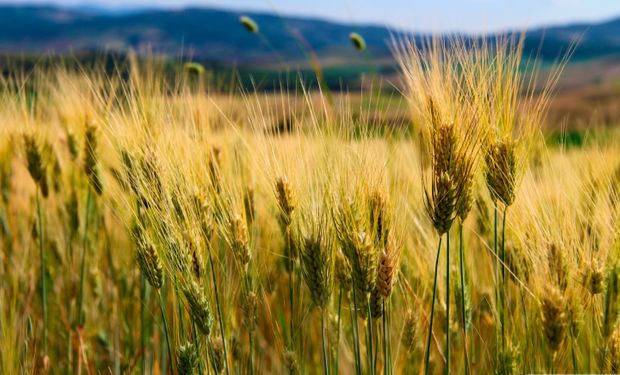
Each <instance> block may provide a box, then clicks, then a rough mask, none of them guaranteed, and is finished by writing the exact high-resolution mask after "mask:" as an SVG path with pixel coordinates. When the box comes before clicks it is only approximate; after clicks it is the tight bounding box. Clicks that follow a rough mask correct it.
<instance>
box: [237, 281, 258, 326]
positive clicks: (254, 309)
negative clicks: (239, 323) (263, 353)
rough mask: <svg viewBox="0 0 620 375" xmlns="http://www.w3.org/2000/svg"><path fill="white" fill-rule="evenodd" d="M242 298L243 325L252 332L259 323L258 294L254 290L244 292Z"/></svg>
mask: <svg viewBox="0 0 620 375" xmlns="http://www.w3.org/2000/svg"><path fill="white" fill-rule="evenodd" d="M242 298H243V301H242V303H241V311H242V313H243V325H244V326H245V328H247V329H248V331H250V332H252V331H254V330H255V329H256V325H257V324H258V296H257V295H256V293H254V292H253V291H250V292H244V293H243V295H242Z"/></svg>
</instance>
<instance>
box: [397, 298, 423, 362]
mask: <svg viewBox="0 0 620 375" xmlns="http://www.w3.org/2000/svg"><path fill="white" fill-rule="evenodd" d="M419 339H420V338H419V337H418V315H417V314H416V313H415V311H413V310H412V309H409V310H407V313H406V315H405V322H404V323H403V335H402V338H401V343H402V346H403V348H404V350H405V353H407V356H411V355H413V354H414V352H415V350H416V347H417V344H418V340H419Z"/></svg>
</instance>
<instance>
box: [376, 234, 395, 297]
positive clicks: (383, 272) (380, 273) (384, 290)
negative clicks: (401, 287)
mask: <svg viewBox="0 0 620 375" xmlns="http://www.w3.org/2000/svg"><path fill="white" fill-rule="evenodd" d="M394 246H395V245H393V244H392V243H391V242H390V243H388V246H387V247H386V248H385V249H384V250H383V251H382V252H381V255H380V256H379V266H378V268H377V281H376V282H375V290H376V291H377V293H378V295H379V296H380V297H381V298H383V299H387V298H389V297H390V294H391V293H392V288H393V286H394V283H395V281H396V275H397V273H398V258H399V253H400V252H399V251H398V250H396V249H395V248H394Z"/></svg>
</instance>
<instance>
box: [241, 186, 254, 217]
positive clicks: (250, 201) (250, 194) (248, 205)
mask: <svg viewBox="0 0 620 375" xmlns="http://www.w3.org/2000/svg"><path fill="white" fill-rule="evenodd" d="M243 209H244V210H245V217H246V219H247V221H248V226H251V225H252V223H253V222H254V218H255V216H256V205H255V202H254V188H252V187H251V186H248V187H247V188H246V189H245V191H244V192H243Z"/></svg>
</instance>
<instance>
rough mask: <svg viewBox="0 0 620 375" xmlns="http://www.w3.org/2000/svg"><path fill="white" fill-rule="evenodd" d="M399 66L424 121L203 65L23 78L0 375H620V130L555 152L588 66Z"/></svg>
mask: <svg viewBox="0 0 620 375" xmlns="http://www.w3.org/2000/svg"><path fill="white" fill-rule="evenodd" d="M395 54H396V57H397V59H398V61H399V64H400V66H401V74H400V80H401V83H402V85H401V87H402V96H396V95H395V96H394V97H392V98H391V99H390V100H388V102H392V101H393V102H400V103H401V105H403V106H404V107H405V108H407V111H408V118H410V120H409V121H406V122H404V123H403V124H401V125H402V126H392V125H390V124H387V125H386V124H385V123H384V122H382V121H381V120H380V119H381V118H382V116H385V113H386V110H387V111H389V110H390V104H387V105H385V104H383V105H376V103H377V102H381V100H380V98H378V96H379V95H380V94H377V93H376V92H375V91H373V90H365V91H364V92H362V93H361V94H360V95H361V96H362V97H363V100H354V99H353V96H354V95H351V94H344V93H343V94H337V95H333V96H332V95H326V94H325V93H321V92H317V90H311V89H309V88H308V89H305V86H303V85H300V89H299V90H297V91H295V92H278V93H270V94H266V93H252V92H243V91H236V92H233V93H229V94H223V93H221V92H217V91H216V90H211V89H210V88H209V87H208V85H205V84H203V82H202V81H201V77H202V76H201V74H202V72H201V71H200V70H199V69H195V68H194V69H187V70H186V71H184V72H180V73H179V75H178V77H176V79H175V81H174V83H173V84H171V83H170V82H169V81H167V80H164V79H163V78H162V76H161V74H160V72H159V71H158V69H157V67H156V66H149V65H148V64H147V65H144V64H138V63H135V64H134V65H133V66H132V67H131V69H130V72H131V74H130V75H129V76H123V75H121V74H111V75H110V74H104V73H102V72H97V71H88V72H87V71H83V72H75V71H72V70H68V69H64V68H63V67H62V66H58V67H56V68H53V69H46V70H39V71H35V72H34V74H32V75H30V76H20V75H15V76H12V77H8V78H7V77H5V78H3V79H2V81H1V84H2V90H0V91H1V97H0V129H1V130H0V131H1V137H0V143H1V144H0V150H1V151H0V154H1V156H0V166H1V168H0V172H1V173H0V188H1V191H2V199H1V203H0V232H1V233H0V234H1V237H2V241H0V243H1V251H0V260H1V262H0V373H2V374H25V373H53V374H69V373H73V374H84V373H86V374H99V373H101V374H104V373H110V374H138V373H140V374H151V373H153V374H227V375H229V374H267V373H274V374H286V373H290V374H304V373H305V374H315V373H325V374H338V373H342V374H419V373H424V374H435V373H442V372H443V373H450V372H452V373H463V374H490V373H497V374H516V373H579V372H581V373H584V372H586V373H616V372H619V371H620V327H619V326H618V320H619V319H618V318H619V316H620V221H619V218H620V204H619V203H620V146H619V145H620V134H618V132H617V131H614V130H612V129H608V130H605V131H600V132H592V133H591V134H589V137H588V140H589V141H588V142H586V143H585V144H584V145H582V146H580V147H564V146H562V145H557V144H550V143H549V142H546V139H547V137H546V136H545V121H546V117H545V114H546V110H547V107H548V105H549V103H550V102H551V101H552V100H553V92H554V86H555V83H556V82H557V80H558V77H559V76H560V75H561V73H562V67H563V65H564V63H565V60H562V61H559V62H558V63H557V64H556V66H555V67H554V68H551V69H548V70H545V71H541V70H537V65H536V64H535V63H531V62H530V61H529V60H528V59H525V58H524V57H522V41H521V40H519V39H515V38H505V39H503V40H501V41H500V42H498V43H496V44H493V45H487V44H484V43H480V44H477V45H473V46H469V45H467V46H466V45H465V44H464V43H463V42H462V41H458V40H452V41H438V40H433V41H429V42H428V43H426V44H424V45H416V44H415V43H413V42H407V41H403V42H399V43H396V44H395ZM536 72H539V74H538V75H537V73H536ZM373 103H374V104H373ZM386 108H387V109H386Z"/></svg>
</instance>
